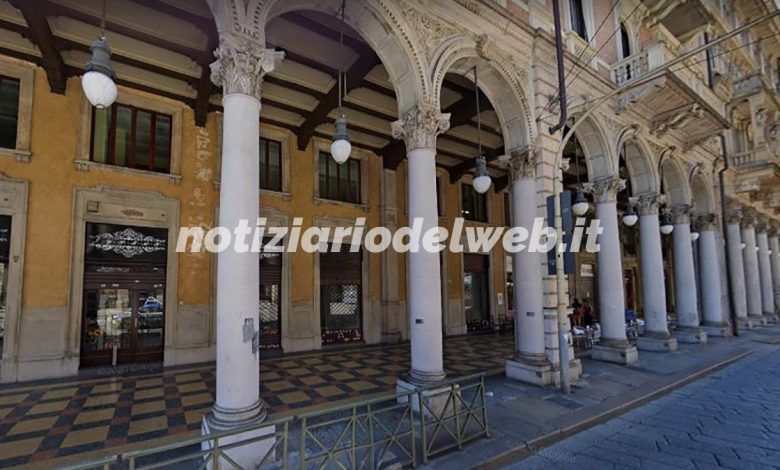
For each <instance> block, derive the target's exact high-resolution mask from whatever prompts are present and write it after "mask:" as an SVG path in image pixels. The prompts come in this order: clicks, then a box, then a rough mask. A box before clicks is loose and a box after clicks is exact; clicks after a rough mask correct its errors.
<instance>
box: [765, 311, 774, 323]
mask: <svg viewBox="0 0 780 470" xmlns="http://www.w3.org/2000/svg"><path fill="white" fill-rule="evenodd" d="M764 320H766V322H767V323H770V324H771V323H777V315H776V314H774V313H764Z"/></svg>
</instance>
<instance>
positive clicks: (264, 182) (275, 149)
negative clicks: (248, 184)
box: [260, 137, 282, 191]
mask: <svg viewBox="0 0 780 470" xmlns="http://www.w3.org/2000/svg"><path fill="white" fill-rule="evenodd" d="M260 189H268V190H271V191H281V190H282V144H281V142H277V141H275V140H269V139H263V138H262V137H261V138H260Z"/></svg>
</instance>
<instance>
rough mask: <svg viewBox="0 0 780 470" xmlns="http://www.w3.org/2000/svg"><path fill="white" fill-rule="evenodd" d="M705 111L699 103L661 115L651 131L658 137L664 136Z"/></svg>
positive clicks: (699, 116)
mask: <svg viewBox="0 0 780 470" xmlns="http://www.w3.org/2000/svg"><path fill="white" fill-rule="evenodd" d="M703 113H704V108H702V106H701V105H700V104H698V103H693V104H691V105H690V106H685V107H683V108H681V109H676V110H674V111H670V112H668V113H665V114H663V115H661V116H659V117H658V118H657V119H656V120H654V121H653V124H652V125H651V128H650V130H651V132H652V133H653V135H655V136H656V137H659V138H660V137H663V136H664V135H665V134H666V133H667V132H669V131H670V130H672V129H679V128H680V127H682V126H683V125H685V123H686V122H688V121H690V120H691V119H698V118H701V116H702V115H703Z"/></svg>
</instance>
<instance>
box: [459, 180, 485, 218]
mask: <svg viewBox="0 0 780 470" xmlns="http://www.w3.org/2000/svg"><path fill="white" fill-rule="evenodd" d="M460 194H461V214H462V215H463V218H464V219H466V220H473V221H475V222H487V221H488V218H487V198H486V197H485V194H480V193H478V192H477V191H476V190H475V189H474V187H473V186H472V185H471V184H465V183H464V184H462V185H461V188H460Z"/></svg>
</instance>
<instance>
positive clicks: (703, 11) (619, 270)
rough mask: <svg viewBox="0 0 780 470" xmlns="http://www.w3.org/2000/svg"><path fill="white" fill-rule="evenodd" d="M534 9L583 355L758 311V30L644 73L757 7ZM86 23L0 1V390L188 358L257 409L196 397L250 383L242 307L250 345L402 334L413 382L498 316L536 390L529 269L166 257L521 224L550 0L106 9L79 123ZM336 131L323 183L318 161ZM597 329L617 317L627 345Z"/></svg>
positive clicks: (761, 59)
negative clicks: (583, 204)
mask: <svg viewBox="0 0 780 470" xmlns="http://www.w3.org/2000/svg"><path fill="white" fill-rule="evenodd" d="M560 3H561V12H560V13H561V18H562V26H563V30H564V33H563V40H564V45H565V48H566V52H565V67H564V68H565V72H566V77H567V80H566V82H567V88H568V107H567V109H568V115H569V117H570V118H571V120H570V121H568V122H567V126H575V124H574V122H575V120H578V118H579V117H580V116H582V115H583V114H585V113H588V116H587V117H586V118H585V119H583V120H581V121H579V122H577V124H576V126H577V127H576V129H575V131H574V136H573V138H572V139H571V140H570V141H569V142H568V143H567V144H566V145H565V146H564V148H563V157H564V159H565V161H566V162H568V164H566V165H564V168H565V169H564V170H563V183H564V186H565V187H566V188H567V189H571V190H576V189H578V188H582V189H584V190H585V191H586V192H587V193H588V196H587V197H588V200H589V202H590V205H591V209H590V211H589V213H588V215H587V217H597V218H599V219H600V220H601V223H602V227H603V228H604V233H603V234H602V235H601V239H600V240H601V245H602V249H601V251H600V252H599V253H597V254H588V253H581V254H579V255H578V256H577V259H576V266H575V269H574V273H573V274H571V275H569V276H568V286H567V289H568V297H569V299H570V300H574V299H579V300H582V299H588V300H590V301H591V303H592V304H593V305H594V310H595V312H596V315H597V317H598V319H599V321H600V324H601V334H602V340H601V343H600V346H597V347H596V348H594V351H593V356H594V357H597V358H601V359H604V360H610V361H617V362H622V363H630V362H632V361H634V360H636V358H637V356H638V355H639V354H641V352H638V351H637V348H639V350H641V349H643V348H647V349H652V350H659V349H660V350H673V349H674V348H675V347H676V342H677V341H688V342H701V343H704V342H706V337H707V335H728V334H730V331H731V326H730V325H731V324H732V323H733V322H734V321H735V320H736V322H737V323H738V324H739V326H740V327H742V328H753V327H756V326H760V325H761V324H765V323H766V322H768V321H775V320H776V318H777V317H776V299H777V295H778V294H780V246H779V245H778V235H779V232H778V227H780V226H779V225H778V222H780V220H778V215H777V210H778V208H780V193H776V191H777V187H778V177H777V168H778V166H777V165H778V158H780V112H778V111H780V102H778V94H777V92H778V88H779V85H780V56H778V51H780V47H778V46H779V44H778V41H780V39H778V37H777V34H778V29H779V28H780V18H778V17H777V16H775V17H774V18H771V19H768V20H765V21H762V22H760V23H758V24H757V25H755V27H752V28H750V29H749V30H747V31H746V32H744V33H741V34H738V35H736V36H734V37H728V38H727V39H726V40H721V41H722V42H718V44H717V45H716V46H713V47H712V48H710V49H707V50H706V51H704V50H703V51H701V52H700V53H697V54H695V55H691V56H690V57H689V58H688V59H687V60H685V61H684V62H681V63H679V64H676V65H673V66H671V67H669V68H668V69H664V67H665V66H667V65H668V63H669V62H671V61H674V60H675V59H676V58H678V57H681V56H682V55H684V54H686V53H687V52H689V51H695V50H696V48H697V47H700V46H702V45H705V44H707V43H708V42H717V41H719V38H722V37H724V36H726V35H727V34H728V33H729V32H730V31H732V30H734V29H735V28H738V27H740V26H742V25H745V24H748V23H750V22H751V21H754V20H756V19H759V18H761V17H762V16H765V15H768V14H770V13H771V12H772V11H773V10H774V9H776V8H777V5H775V4H774V3H772V2H768V1H759V0H740V1H736V2H732V1H715V0H711V1H703V0H702V1H689V2H675V1H667V0H656V1H647V2H639V1H635V0H634V1H629V0H626V1H622V0H620V1H616V2H606V1H605V2H601V1H598V2H586V1H576V0H562V1H561V2H560ZM100 23H101V3H100V2H98V1H89V2H83V1H78V2H77V1H71V0H36V1H22V0H0V193H2V198H0V263H2V264H0V268H2V280H3V284H2V286H3V291H2V296H1V297H0V302H2V305H0V307H1V308H2V310H0V312H2V313H0V326H1V327H2V328H0V332H2V348H1V351H2V357H1V358H0V381H2V382H21V381H28V380H35V379H44V378H54V377H67V376H73V375H76V374H77V373H78V372H79V370H81V369H85V368H89V367H94V366H102V365H111V364H112V363H119V364H121V363H139V362H149V361H156V362H160V361H161V362H162V363H163V364H164V365H165V366H174V365H180V364H192V363H199V362H210V361H215V360H216V361H217V366H218V379H217V381H218V387H217V388H218V390H217V395H218V398H217V406H216V407H215V408H219V409H222V410H225V409H243V410H245V411H246V409H250V408H252V406H253V403H254V402H256V401H257V400H256V399H253V398H252V397H251V396H249V397H241V396H237V395H231V393H233V392H230V391H223V392H222V393H221V392H220V390H221V388H220V385H219V384H220V383H221V381H220V376H219V374H220V372H219V367H220V363H221V362H222V363H223V364H226V363H228V362H230V363H231V365H232V366H233V367H234V368H235V369H236V370H242V369H241V368H242V367H247V368H248V369H247V370H249V371H250V372H248V373H247V375H246V376H245V377H246V378H245V379H244V380H246V384H247V386H248V388H251V386H250V385H251V383H252V380H254V383H257V377H256V373H257V371H256V370H255V371H254V374H255V375H252V374H253V373H252V372H251V369H252V368H253V367H254V366H253V365H254V364H255V362H253V361H256V360H257V359H256V356H253V355H249V354H244V351H243V349H246V348H249V347H250V346H247V344H246V341H245V339H246V338H243V339H242V336H241V326H242V324H243V325H246V323H245V321H246V320H247V318H245V314H246V312H247V311H256V312H258V313H257V315H254V316H253V317H252V318H253V319H256V320H254V321H256V322H257V326H254V325H251V326H252V327H253V328H255V329H256V330H258V331H259V332H260V334H259V338H260V339H259V349H260V350H261V351H263V350H264V351H266V352H265V353H264V354H273V353H274V352H278V351H281V352H284V353H289V352H297V351H310V350H318V349H323V348H330V347H337V346H339V345H345V344H379V343H388V342H399V341H406V340H411V348H412V353H413V354H412V355H413V364H412V372H411V379H413V380H417V381H420V382H424V381H426V380H429V381H430V380H436V379H437V378H438V377H439V376H440V375H441V374H443V368H442V364H441V347H442V346H441V338H442V335H463V334H478V333H482V332H485V331H493V330H495V329H497V328H499V327H501V325H504V324H506V323H507V322H509V323H512V322H514V331H515V335H516V338H517V340H516V346H517V356H516V357H515V358H513V359H512V360H511V361H509V362H508V366H507V373H508V374H510V375H512V376H515V377H517V378H519V379H523V380H530V381H534V382H537V383H540V384H550V383H553V382H554V381H555V380H556V379H555V377H556V374H555V371H556V370H557V368H558V363H559V361H558V342H557V328H558V326H557V320H556V316H555V307H556V295H555V293H556V290H555V283H554V278H553V277H551V276H548V271H547V261H546V258H545V257H544V256H543V255H539V254H536V253H526V252H523V253H518V254H514V255H510V254H508V253H505V252H504V250H503V248H502V247H501V245H500V244H498V245H497V247H496V248H495V249H494V250H492V251H490V252H489V253H468V252H466V253H463V252H459V253H458V252H451V251H449V250H445V251H444V252H443V253H442V254H435V253H433V254H431V253H420V254H412V253H409V254H400V253H395V252H393V251H385V252H383V253H381V254H380V253H371V252H370V251H368V250H366V249H365V247H361V249H360V250H358V251H357V252H348V251H346V250H342V251H341V252H340V253H306V252H304V251H301V250H298V251H296V252H291V253H288V252H284V253H280V254H265V253H264V254H262V256H258V255H255V256H249V255H245V256H236V255H231V254H229V253H228V254H223V253H220V254H219V255H215V254H210V253H207V252H201V253H190V252H183V253H180V252H177V251H176V250H175V249H174V248H175V247H176V245H177V242H178V239H177V237H178V234H179V231H180V228H182V227H202V228H205V229H208V228H210V227H213V226H217V225H225V226H230V225H231V223H233V222H235V221H236V220H237V219H238V218H247V219H249V220H252V219H253V218H256V217H262V218H265V220H266V223H267V225H268V226H274V225H276V226H296V225H298V226H301V227H303V228H305V227H309V226H319V227H338V226H352V225H354V224H355V220H356V219H358V218H365V227H366V229H367V230H368V229H370V228H372V227H377V226H385V227H388V228H390V229H395V228H398V227H403V226H405V225H407V223H408V221H409V220H410V219H412V218H414V217H422V218H423V219H424V220H425V224H426V226H428V225H430V226H433V225H435V224H436V223H438V224H439V225H440V226H443V227H447V228H452V226H453V224H454V223H455V221H456V219H457V218H460V217H463V218H464V219H465V220H466V222H465V223H466V225H467V226H476V227H483V228H487V227H492V226H500V227H503V226H521V225H522V226H528V227H530V226H531V225H532V224H533V219H534V218H535V217H546V216H547V202H546V201H547V197H548V196H549V195H551V194H552V191H553V179H554V178H555V177H556V174H557V173H558V168H557V167H556V163H555V162H556V153H557V151H558V148H559V146H560V145H561V133H560V132H558V133H555V134H550V133H549V132H548V129H549V128H550V127H551V126H554V125H555V124H556V123H557V120H558V116H559V114H560V101H559V100H558V99H557V91H558V88H557V83H558V81H557V69H556V54H555V53H556V50H555V39H554V34H553V32H554V29H553V14H552V2H550V1H543V0H542V1H540V0H527V1H524V0H503V1H496V2H492V1H482V2H479V1H466V0H457V1H435V2H418V1H413V0H366V1H357V0H353V1H347V2H344V8H343V10H342V2H337V1H303V0H300V1H299V0H293V1H266V2H249V3H248V4H247V3H246V2H240V1H232V0H224V1H220V0H209V1H208V2H206V1H205V0H204V1H196V2H192V1H184V0H159V1H157V0H134V1H122V2H118V1H116V2H115V1H108V2H107V5H106V10H105V29H106V36H107V37H108V40H109V43H110V45H111V47H112V51H113V56H112V63H113V66H114V70H115V71H116V81H117V83H118V85H119V94H118V98H117V100H116V103H115V104H114V105H113V106H112V107H111V108H108V109H103V110H98V109H94V108H93V107H92V106H91V105H90V104H89V102H88V101H87V99H86V98H85V97H84V94H83V92H82V88H81V85H80V76H81V75H82V74H83V65H84V63H86V61H87V59H88V57H89V55H88V54H89V45H90V43H91V42H92V40H93V39H94V38H95V37H96V36H97V35H98V34H99V31H100V30H99V26H100ZM215 51H216V52H215ZM280 52H283V53H284V54H281V53H280ZM215 57H216V61H215ZM650 75H653V77H652V80H647V79H645V78H646V77H648V76H650ZM339 76H343V77H344V92H345V93H344V97H343V103H341V97H340V94H339V85H338V83H339V80H338V77H339ZM475 82H476V83H477V84H478V87H475ZM618 87H624V88H623V89H622V91H621V92H620V93H617V94H615V95H614V96H613V97H611V98H610V99H608V100H607V101H606V102H605V103H604V104H603V105H600V106H599V107H598V108H597V109H591V107H593V106H594V103H595V102H596V101H597V100H598V99H599V98H600V97H601V96H605V95H607V94H609V93H610V92H613V91H614V90H616V89H617V88H618ZM340 112H343V114H345V115H346V117H347V119H348V123H349V129H350V135H351V138H352V145H353V151H352V155H351V158H350V160H349V161H348V162H347V163H345V164H343V165H337V164H336V163H335V162H334V161H333V159H332V158H331V157H330V155H329V151H330V140H331V136H332V133H333V131H332V126H331V124H332V122H333V119H334V118H335V117H336V116H337V115H338V114H339V113H340ZM568 129H569V127H565V128H564V132H566V131H567V130H568ZM480 153H481V154H482V155H484V156H485V159H486V161H487V164H488V171H489V173H490V175H491V177H492V181H493V184H492V187H491V188H490V190H489V191H488V192H487V193H485V194H479V193H477V192H476V191H475V190H474V189H473V186H472V180H473V177H474V176H473V175H474V170H475V157H476V156H477V155H478V154H480ZM258 168H259V172H258ZM724 202H725V205H724ZM628 207H631V208H633V209H635V210H636V212H637V213H638V216H639V222H638V224H637V225H635V226H631V227H628V226H624V225H623V224H622V223H621V219H620V218H619V217H620V216H622V215H623V214H624V212H625V211H626V210H627V208H628ZM724 215H725V219H724ZM669 225H671V226H673V230H672V231H671V233H670V234H667V235H665V234H662V232H665V231H666V230H665V229H664V227H665V226H669ZM287 242H289V240H285V243H287ZM626 310H635V311H636V312H637V314H638V316H639V317H640V318H642V319H643V320H644V325H645V326H644V331H642V332H641V335H640V337H639V338H638V340H637V341H628V339H629V338H628V337H627V333H626V328H625V326H626V324H625V312H626ZM667 316H668V317H669V318H667ZM668 320H671V322H670V321H668ZM218 325H221V326H219V327H218ZM220 338H222V341H221V342H220V341H218V340H219V339H220ZM234 340H235V341H234ZM220 345H222V346H220ZM242 348H243V349H242ZM242 354H243V356H242ZM244 356H245V357H244ZM261 356H262V354H261ZM238 357H240V358H241V359H237V358H238ZM260 360H262V357H261V359H260ZM572 366H573V369H572V370H573V371H574V373H575V374H578V373H579V363H578V361H575V360H574V359H573V356H572ZM254 368H255V369H256V367H254ZM239 375H242V374H239ZM534 377H536V378H534ZM255 388H256V387H255ZM220 396H222V397H229V398H223V399H222V400H221V399H220ZM242 400H243V401H242ZM231 407H232V408H231ZM247 413H249V414H250V415H251V414H252V413H255V411H251V410H250V411H247Z"/></svg>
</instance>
